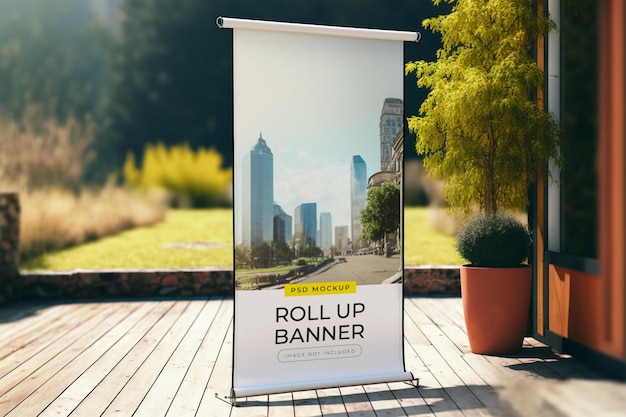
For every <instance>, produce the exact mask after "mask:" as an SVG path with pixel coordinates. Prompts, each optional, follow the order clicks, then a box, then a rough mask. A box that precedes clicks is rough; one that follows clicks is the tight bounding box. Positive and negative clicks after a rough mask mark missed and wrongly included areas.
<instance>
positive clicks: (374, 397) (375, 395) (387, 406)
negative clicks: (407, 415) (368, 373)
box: [363, 384, 404, 417]
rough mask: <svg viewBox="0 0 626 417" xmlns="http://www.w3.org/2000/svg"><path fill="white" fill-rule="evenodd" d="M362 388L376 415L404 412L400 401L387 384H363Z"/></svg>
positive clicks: (393, 414)
mask: <svg viewBox="0 0 626 417" xmlns="http://www.w3.org/2000/svg"><path fill="white" fill-rule="evenodd" d="M363 389H364V390H365V393H366V394H367V398H368V400H369V403H370V404H371V406H372V408H373V409H374V413H375V414H376V416H379V417H380V416H397V415H402V413H404V409H403V408H402V406H401V405H400V402H399V401H398V400H397V399H396V397H395V396H394V395H393V393H392V392H391V390H390V389H389V386H388V385H387V384H369V385H363Z"/></svg>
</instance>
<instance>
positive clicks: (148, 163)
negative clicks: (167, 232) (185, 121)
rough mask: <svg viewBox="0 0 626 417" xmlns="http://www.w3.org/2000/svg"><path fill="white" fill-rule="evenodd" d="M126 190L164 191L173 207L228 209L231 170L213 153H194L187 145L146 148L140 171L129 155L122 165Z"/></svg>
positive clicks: (202, 151) (201, 149) (200, 150)
mask: <svg viewBox="0 0 626 417" xmlns="http://www.w3.org/2000/svg"><path fill="white" fill-rule="evenodd" d="M123 171H124V180H125V183H126V185H127V186H129V187H137V188H144V189H150V188H163V189H165V190H167V191H168V192H169V193H170V194H171V196H172V198H173V205H175V206H192V207H215V206H225V205H229V204H230V201H229V197H228V190H229V187H230V185H231V182H232V169H231V168H223V158H222V156H221V155H220V154H219V153H218V152H217V151H215V150H213V149H204V148H200V149H198V150H197V151H196V152H194V151H193V150H192V149H191V147H189V145H186V144H185V145H175V146H172V147H171V148H169V149H168V148H167V147H166V146H165V145H163V144H162V143H158V144H156V145H148V146H146V149H145V150H144V154H143V159H142V163H141V168H137V166H136V164H135V158H134V156H133V155H132V154H131V153H129V154H128V155H127V157H126V162H125V163H124V168H123Z"/></svg>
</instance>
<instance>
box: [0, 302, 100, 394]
mask: <svg viewBox="0 0 626 417" xmlns="http://www.w3.org/2000/svg"><path fill="white" fill-rule="evenodd" d="M60 312H62V313H65V317H64V318H63V320H62V321H59V322H57V321H55V320H54V317H55V315H53V316H52V317H53V320H52V321H51V322H49V321H48V320H47V316H46V315H45V314H44V315H43V316H42V317H41V318H40V319H41V322H42V323H43V326H38V329H33V334H32V335H30V336H29V335H27V334H26V335H23V336H24V337H25V338H26V340H24V342H20V341H19V339H17V340H13V341H12V342H8V343H9V345H4V342H5V341H4V340H3V341H2V343H3V351H4V353H6V354H7V355H6V356H5V357H4V358H3V359H2V360H1V361H0V386H3V387H5V388H7V387H9V384H10V383H9V382H7V380H3V379H2V378H5V377H7V374H8V373H10V372H12V373H15V372H17V370H16V368H17V367H19V366H21V365H24V366H28V367H30V369H31V370H32V369H35V368H36V367H37V365H35V363H37V361H39V362H42V363H45V362H47V361H48V360H49V359H50V358H51V357H52V356H53V355H54V354H55V353H56V352H58V351H60V350H62V349H64V348H65V346H67V345H68V344H69V343H71V342H72V341H73V340H75V338H77V337H79V336H80V333H78V331H77V330H76V328H77V326H78V325H79V324H80V323H82V322H84V321H87V320H90V319H91V318H93V317H94V315H95V314H96V313H97V312H98V310H97V309H96V308H95V307H94V306H93V305H87V304H85V305H80V304H79V305H67V306H66V307H65V308H63V309H60ZM46 327H47V329H46V330H45V331H42V330H41V329H42V328H46ZM33 336H34V338H33ZM20 345H21V346H20ZM31 358H33V359H34V361H35V362H31V363H29V364H28V365H26V362H27V361H29V360H30V359H31ZM4 392H5V391H3V390H2V389H1V388H0V395H2V394H3V393H4Z"/></svg>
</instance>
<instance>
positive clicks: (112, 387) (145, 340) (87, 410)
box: [70, 301, 187, 417]
mask: <svg viewBox="0 0 626 417" xmlns="http://www.w3.org/2000/svg"><path fill="white" fill-rule="evenodd" d="M186 306H187V302H181V301H179V302H174V301H161V302H159V303H158V305H157V306H156V308H155V309H154V310H152V311H151V312H150V313H148V315H147V318H146V320H148V321H150V320H151V319H152V320H153V321H152V322H153V323H154V325H151V324H148V325H149V326H150V327H149V330H148V331H147V332H146V333H145V334H144V335H141V339H140V340H139V342H137V343H136V344H135V345H134V346H132V348H131V349H130V350H129V351H128V353H126V354H125V355H124V356H123V358H122V359H121V360H120V361H119V362H118V363H117V365H115V368H113V370H111V371H110V372H109V373H108V374H107V375H106V377H105V378H104V379H102V380H101V381H100V382H99V383H98V385H97V386H96V388H94V389H93V390H92V391H91V392H90V393H89V395H88V396H87V397H86V398H85V399H84V400H83V401H81V403H80V404H79V405H78V407H76V408H75V409H74V411H72V413H70V416H73V417H82V416H99V415H101V414H102V413H103V412H104V410H105V409H106V408H107V407H108V406H109V404H110V403H111V402H112V401H113V399H114V398H115V397H116V396H117V395H118V394H119V393H120V392H121V391H122V390H123V389H124V387H125V386H126V384H127V382H128V380H129V379H130V378H131V377H132V376H133V375H134V374H135V372H137V369H139V368H140V367H141V365H142V364H143V363H144V361H145V360H146V358H147V357H148V355H149V354H150V353H151V352H152V351H153V350H154V348H155V347H156V345H157V344H158V342H159V341H160V340H161V339H162V338H163V335H164V334H166V333H167V332H168V331H169V330H170V328H171V327H172V326H173V325H174V323H175V321H176V319H177V318H178V317H179V316H180V314H181V313H182V312H183V311H184V310H185V308H186ZM144 331H145V329H144ZM138 332H139V333H141V330H140V329H139V328H138Z"/></svg>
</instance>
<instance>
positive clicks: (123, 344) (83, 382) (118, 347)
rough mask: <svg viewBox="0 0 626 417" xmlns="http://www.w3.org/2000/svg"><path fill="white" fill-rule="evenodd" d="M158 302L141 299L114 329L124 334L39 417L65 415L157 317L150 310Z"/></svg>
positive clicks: (101, 378) (85, 395)
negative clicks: (131, 312)
mask: <svg viewBox="0 0 626 417" xmlns="http://www.w3.org/2000/svg"><path fill="white" fill-rule="evenodd" d="M159 305H161V306H162V305H163V304H162V303H161V304H160V303H158V302H154V301H153V302H143V303H142V304H141V306H140V307H139V308H138V309H137V310H135V312H134V313H133V314H132V315H131V316H129V317H128V318H127V319H126V320H125V322H126V326H123V327H120V328H118V329H116V330H118V331H119V330H122V331H123V332H124V333H123V334H121V337H120V338H119V340H118V341H116V342H115V344H114V345H113V346H112V347H111V348H110V349H108V350H107V351H106V353H104V354H103V355H102V356H100V357H99V358H97V359H96V360H95V361H91V362H90V363H89V367H88V369H86V370H84V372H82V373H81V374H80V376H78V377H77V378H76V379H75V380H74V381H73V382H71V384H69V385H68V386H67V388H66V389H65V390H64V391H63V393H62V394H61V395H59V396H58V397H57V398H56V399H55V400H54V401H53V402H51V403H50V405H49V406H48V407H47V408H46V409H45V410H43V412H42V413H41V416H59V415H64V416H67V415H69V414H70V413H71V412H72V411H73V410H74V409H75V408H76V407H77V406H78V405H79V404H80V403H81V401H83V399H84V398H85V397H87V396H88V395H89V394H90V393H91V392H92V391H93V390H94V389H95V388H96V387H97V386H98V384H100V383H101V382H102V380H103V379H104V378H105V377H106V375H107V374H108V373H109V372H111V370H112V369H113V368H115V366H116V365H117V364H118V362H119V361H120V359H121V358H123V357H124V355H126V354H127V353H128V351H129V350H130V349H131V348H132V347H133V346H134V345H135V344H136V343H137V342H138V341H139V340H140V339H141V338H142V337H143V336H144V335H145V333H146V332H147V331H148V330H149V329H150V327H152V326H153V325H154V323H155V322H156V321H157V320H158V317H157V316H156V315H155V314H150V313H154V311H158V306H159Z"/></svg>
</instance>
